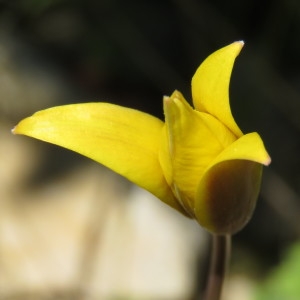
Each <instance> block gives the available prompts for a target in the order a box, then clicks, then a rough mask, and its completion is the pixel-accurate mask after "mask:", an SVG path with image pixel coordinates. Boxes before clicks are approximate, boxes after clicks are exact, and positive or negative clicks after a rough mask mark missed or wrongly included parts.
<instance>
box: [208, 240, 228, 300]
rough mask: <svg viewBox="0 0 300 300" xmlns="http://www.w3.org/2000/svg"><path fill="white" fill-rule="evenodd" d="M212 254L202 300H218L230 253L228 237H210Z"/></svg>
mask: <svg viewBox="0 0 300 300" xmlns="http://www.w3.org/2000/svg"><path fill="white" fill-rule="evenodd" d="M212 238H213V240H212V254H211V261H210V269H209V273H208V279H207V285H206V291H205V296H204V300H220V299H221V293H222V287H223V282H224V279H225V273H226V270H227V267H228V264H229V258H230V252H231V236H230V235H213V236H212Z"/></svg>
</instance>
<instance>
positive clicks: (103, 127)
mask: <svg viewBox="0 0 300 300" xmlns="http://www.w3.org/2000/svg"><path fill="white" fill-rule="evenodd" d="M163 125H164V123H163V122H162V121H161V120H159V119H157V118H155V117H153V116H151V115H149V114H146V113H142V112H140V111H137V110H134V109H130V108H125V107H121V106H118V105H113V104H108V103H84V104H71V105H64V106H58V107H53V108H49V109H45V110H42V111H39V112H37V113H35V114H34V115H32V116H31V117H28V118H26V119H24V120H22V121H21V122H20V123H19V124H18V125H17V126H16V127H15V128H14V129H13V133H15V134H23V135H27V136H30V137H33V138H36V139H40V140H42V141H45V142H49V143H52V144H56V145H59V146H62V147H65V148H67V149H70V150H73V151H75V152H78V153H80V154H82V155H84V156H87V157H89V158H91V159H93V160H95V161H97V162H99V163H101V164H103V165H105V166H106V167H108V168H110V169H112V170H113V171H115V172H117V173H119V174H120V175H122V176H124V177H126V178H128V179H129V180H130V181H132V182H134V183H136V184H137V185H139V186H141V187H142V188H144V189H146V190H148V191H149V192H151V193H153V194H154V195H155V196H156V197H158V198H159V199H161V200H162V201H164V202H165V203H167V204H168V205H170V206H172V207H173V208H175V209H177V210H178V211H180V212H181V213H183V214H186V213H185V211H184V210H183V209H182V207H181V206H180V205H179V204H178V202H177V200H176V199H175V197H174V195H173V193H172V191H171V189H170V187H169V185H168V184H167V182H166V180H165V178H164V175H163V172H162V170H161V167H160V164H159V161H158V147H159V138H158V137H159V136H160V135H161V132H162V128H163Z"/></svg>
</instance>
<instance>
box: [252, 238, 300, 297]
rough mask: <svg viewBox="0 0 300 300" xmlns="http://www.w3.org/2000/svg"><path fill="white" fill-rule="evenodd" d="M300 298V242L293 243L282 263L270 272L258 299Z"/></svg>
mask: <svg viewBox="0 0 300 300" xmlns="http://www.w3.org/2000/svg"><path fill="white" fill-rule="evenodd" d="M299 298H300V243H296V244H294V245H292V246H291V247H290V248H289V250H288V251H287V252H286V254H285V255H284V257H283V260H282V262H281V264H280V265H279V266H278V267H276V268H274V270H273V271H272V272H270V275H269V277H268V278H267V280H266V282H265V283H263V284H262V285H261V287H260V289H259V292H258V295H257V297H256V298H255V299H256V300H283V299H284V300H298V299H299Z"/></svg>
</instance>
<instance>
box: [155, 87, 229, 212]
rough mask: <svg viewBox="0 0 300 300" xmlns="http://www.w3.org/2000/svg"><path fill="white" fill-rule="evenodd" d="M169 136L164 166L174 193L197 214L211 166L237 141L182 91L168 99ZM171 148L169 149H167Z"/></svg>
mask: <svg viewBox="0 0 300 300" xmlns="http://www.w3.org/2000/svg"><path fill="white" fill-rule="evenodd" d="M164 111H165V117H166V133H165V135H164V137H163V138H164V139H167V141H166V142H162V149H161V151H160V163H161V165H162V168H163V170H164V173H165V176H166V178H167V181H168V183H169V185H170V186H171V187H172V189H173V192H174V193H175V195H176V196H177V198H178V199H179V201H181V204H182V206H183V207H185V209H186V210H187V211H188V212H189V213H190V214H191V215H193V214H194V211H193V207H194V204H193V202H194V197H195V193H196V190H197V186H198V184H199V180H200V179H201V177H202V175H203V173H204V171H205V169H206V168H207V166H208V165H209V164H210V163H211V162H212V161H213V160H214V159H215V158H216V157H217V156H218V155H219V154H220V153H221V152H222V151H223V150H224V149H225V148H226V147H227V146H228V145H230V144H231V143H232V142H233V141H234V140H235V136H234V135H233V134H232V132H231V131H229V130H228V128H227V127H226V126H224V125H223V124H222V123H221V122H220V121H218V120H217V119H215V118H214V117H213V116H210V115H208V114H206V113H200V112H198V111H195V110H193V109H192V107H191V106H190V105H189V104H188V103H187V102H186V101H185V100H184V98H183V96H182V95H181V94H180V93H179V92H177V91H176V92H174V93H173V95H172V96H171V97H170V98H169V97H165V99H164ZM166 148H167V149H166Z"/></svg>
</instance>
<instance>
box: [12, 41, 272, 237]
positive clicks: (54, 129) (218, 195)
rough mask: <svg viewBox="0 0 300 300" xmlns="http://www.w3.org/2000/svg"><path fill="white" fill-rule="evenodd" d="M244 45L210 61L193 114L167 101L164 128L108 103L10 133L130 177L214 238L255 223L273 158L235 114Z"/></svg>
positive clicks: (44, 115)
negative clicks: (233, 97)
mask: <svg viewBox="0 0 300 300" xmlns="http://www.w3.org/2000/svg"><path fill="white" fill-rule="evenodd" d="M242 46H243V42H235V43H233V44H231V45H229V46H227V47H224V48H222V49H220V50H218V51H216V52H215V53H213V54H212V55H210V56H209V57H208V58H207V59H206V60H205V61H204V62H203V63H202V64H201V65H200V67H199V68H198V70H197V71H196V73H195V75H194V77H193V79H192V96H193V104H194V107H195V109H193V108H192V107H191V106H190V105H189V104H188V103H187V102H186V100H185V99H184V97H183V96H182V94H181V93H180V92H178V91H175V92H174V93H173V94H172V95H171V96H170V97H164V101H163V102H164V113H165V123H164V122H162V121H161V120H159V119H157V118H155V117H153V116H151V115H148V114H146V113H143V112H140V111H137V110H134V109H130V108H125V107H121V106H117V105H113V104H108V103H85V104H73V105H65V106H58V107H53V108H50V109H46V110H43V111H40V112H37V113H35V114H34V115H33V116H31V117H28V118H26V119H24V120H22V121H21V122H20V123H19V124H18V125H17V126H16V127H15V128H14V130H13V132H14V133H16V134H24V135H28V136H31V137H34V138H37V139H40V140H43V141H46V142H50V143H53V144H56V145H60V146H62V147H65V148H68V149H71V150H73V151H76V152H78V153H81V154H83V155H85V156H87V157H90V158H92V159H94V160H95V161H97V162H99V163H101V164H103V165H105V166H107V167H108V168H110V169H112V170H114V171H115V172H117V173H119V174H121V175H123V176H125V177H126V178H128V179H129V180H131V181H132V182H134V183H136V184H137V185H139V186H141V187H143V188H144V189H146V190H148V191H149V192H151V193H152V194H154V195H155V196H157V197H158V198H159V199H161V200H162V201H163V202H165V203H166V204H168V205H170V206H172V207H173V208H175V209H177V210H178V211H180V212H181V213H183V214H185V215H187V216H189V217H191V218H195V219H196V220H197V221H198V222H199V223H200V225H202V226H203V227H205V228H206V229H207V230H208V231H210V232H212V233H216V234H232V233H235V232H236V231H238V230H240V229H241V228H242V227H243V226H244V225H245V224H246V223H247V222H248V220H249V219H250V217H251V216H252V213H253V210H254V207H255V203H256V200H257V196H258V192H259V188H260V182H261V172H262V165H268V164H269V163H270V161H271V160H270V157H269V155H268V153H267V152H266V150H265V147H264V145H263V142H262V140H261V138H260V136H259V135H258V134H257V133H249V134H245V135H244V134H243V133H242V131H241V130H240V129H239V127H238V126H237V124H236V122H235V120H234V118H233V117H232V114H231V109H230V104H229V95H228V94H229V92H228V90H229V82H230V76H231V71H232V67H233V64H234V60H235V58H236V56H237V55H238V54H239V52H240V50H241V48H242Z"/></svg>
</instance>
